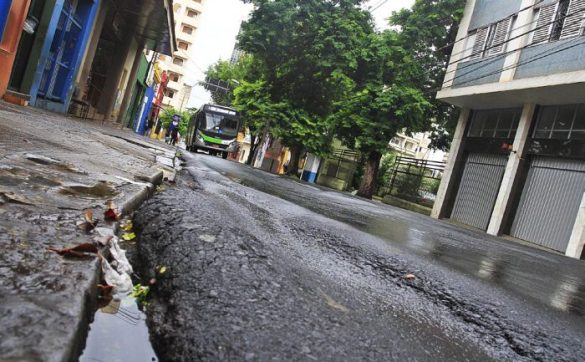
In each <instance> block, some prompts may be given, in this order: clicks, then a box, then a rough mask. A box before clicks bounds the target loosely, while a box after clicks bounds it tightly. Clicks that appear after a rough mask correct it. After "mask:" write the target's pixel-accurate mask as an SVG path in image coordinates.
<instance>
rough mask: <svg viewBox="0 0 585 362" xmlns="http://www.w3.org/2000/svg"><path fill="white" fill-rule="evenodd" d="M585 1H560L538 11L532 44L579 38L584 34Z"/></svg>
mask: <svg viewBox="0 0 585 362" xmlns="http://www.w3.org/2000/svg"><path fill="white" fill-rule="evenodd" d="M584 15H585V0H560V1H558V2H555V3H554V4H550V5H547V6H543V7H541V8H540V9H538V19H537V21H536V28H535V29H534V34H533V35H532V43H533V44H537V43H543V42H547V41H555V40H559V39H566V38H571V37H575V36H579V35H581V34H582V33H583V27H584V21H583V17H584Z"/></svg>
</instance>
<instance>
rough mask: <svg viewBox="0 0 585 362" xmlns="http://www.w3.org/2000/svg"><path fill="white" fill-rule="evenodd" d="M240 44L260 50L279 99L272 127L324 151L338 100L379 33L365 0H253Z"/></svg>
mask: <svg viewBox="0 0 585 362" xmlns="http://www.w3.org/2000/svg"><path fill="white" fill-rule="evenodd" d="M251 2H252V3H254V5H255V6H256V7H255V10H254V12H253V13H252V15H251V17H250V19H249V20H248V21H247V22H246V23H245V24H244V25H243V26H242V32H241V34H240V37H239V45H240V47H241V48H242V49H243V50H244V51H246V52H247V53H248V54H252V55H253V56H254V59H255V62H256V67H257V68H256V69H258V70H259V72H260V73H261V74H262V78H261V79H258V80H261V81H262V82H263V84H264V85H263V87H264V88H265V92H266V94H268V95H269V101H270V102H271V103H272V104H273V106H272V107H271V109H272V111H273V118H271V119H270V121H271V124H270V129H271V132H272V133H273V134H275V135H276V136H278V137H281V138H282V139H283V141H284V143H285V144H287V145H289V146H299V145H302V146H304V147H305V148H307V149H308V150H309V151H311V152H313V153H322V152H323V151H325V150H326V149H327V146H328V145H329V144H330V141H331V138H332V135H333V128H332V126H331V124H330V123H329V115H330V114H331V112H332V109H333V105H334V103H335V102H336V101H339V100H340V99H341V98H342V97H344V96H345V93H346V90H347V89H348V88H350V87H351V80H350V79H349V78H348V77H347V75H346V74H347V73H349V72H353V71H355V70H356V69H357V67H358V58H359V56H360V54H361V48H362V46H361V44H362V42H363V39H364V38H365V37H366V35H367V34H371V33H373V26H372V21H371V18H370V14H369V13H368V12H366V11H364V10H362V9H361V8H360V6H359V5H360V4H361V2H362V1H358V0H353V1H351V0H344V1H336V2H331V1H326V0H302V1H295V0H274V1H265V0H253V1H251Z"/></svg>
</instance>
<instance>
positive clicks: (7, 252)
mask: <svg viewBox="0 0 585 362" xmlns="http://www.w3.org/2000/svg"><path fill="white" fill-rule="evenodd" d="M174 155H175V150H174V148H171V147H169V146H167V145H166V144H164V143H162V142H158V141H154V140H150V139H147V138H146V137H141V136H139V135H136V134H134V133H132V132H131V131H127V130H120V129H116V128H114V127H113V126H109V125H106V126H101V125H100V124H99V123H93V122H91V121H80V120H76V119H71V118H66V117H63V116H61V115H57V114H52V113H48V112H45V111H41V110H38V109H34V108H22V107H17V106H13V105H10V104H7V103H3V102H0V246H1V248H2V253H1V254H0V274H1V275H2V278H1V279H0V325H2V328H0V360H2V361H4V360H15V361H16V360H18V361H37V360H38V361H41V360H42V361H63V360H70V359H74V358H76V357H77V355H78V354H79V353H80V352H81V351H80V350H79V348H81V347H82V346H83V343H84V339H85V335H86V332H87V324H88V322H89V319H90V318H91V314H92V313H93V310H92V308H93V307H92V306H93V305H94V304H95V296H96V284H97V278H98V275H99V273H98V269H99V263H98V261H97V258H96V259H93V258H92V259H89V260H79V259H67V258H63V257H61V256H59V255H57V254H55V253H51V252H48V251H47V248H49V247H53V248H64V247H69V246H73V245H76V244H80V243H85V242H89V241H91V239H92V238H93V236H91V235H87V234H86V233H85V232H84V231H82V230H81V229H80V228H79V227H78V226H77V224H78V223H79V222H80V221H83V210H84V209H86V208H92V209H93V210H94V215H96V219H98V218H99V219H101V218H102V215H103V212H104V211H105V209H106V207H105V203H106V201H107V200H113V201H114V202H115V204H116V205H118V207H119V209H120V211H122V212H123V213H124V214H127V213H129V212H131V211H132V210H133V209H134V208H136V206H138V205H139V204H140V203H141V202H142V201H144V199H146V198H147V197H148V196H149V195H150V194H151V193H152V192H153V191H154V188H155V186H156V185H157V184H160V183H161V182H162V179H163V170H166V171H168V172H172V169H171V168H170V167H169V165H171V166H172V160H173V157H174ZM165 165H166V166H165ZM101 223H102V224H100V225H98V226H105V225H103V221H101ZM110 227H112V226H110Z"/></svg>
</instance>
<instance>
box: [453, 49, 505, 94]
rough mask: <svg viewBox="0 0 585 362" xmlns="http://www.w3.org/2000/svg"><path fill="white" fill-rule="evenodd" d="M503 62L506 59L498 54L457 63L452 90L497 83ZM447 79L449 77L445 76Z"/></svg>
mask: <svg viewBox="0 0 585 362" xmlns="http://www.w3.org/2000/svg"><path fill="white" fill-rule="evenodd" d="M505 60H506V57H505V56H504V55H502V54H500V55H496V56H493V57H489V58H484V59H479V60H472V61H469V62H465V63H459V64H458V66H457V71H456V72H455V78H454V79H453V88H458V87H459V88H460V87H469V86H472V85H480V84H487V83H494V82H499V81H500V76H501V75H502V73H501V70H502V68H504V61H505ZM448 77H449V75H447V78H446V80H448Z"/></svg>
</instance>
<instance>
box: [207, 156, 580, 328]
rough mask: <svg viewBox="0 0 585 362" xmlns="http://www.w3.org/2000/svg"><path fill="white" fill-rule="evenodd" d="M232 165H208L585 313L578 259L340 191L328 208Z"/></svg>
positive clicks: (536, 297) (419, 251)
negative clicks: (399, 213)
mask: <svg viewBox="0 0 585 362" xmlns="http://www.w3.org/2000/svg"><path fill="white" fill-rule="evenodd" d="M228 166H229V167H230V168H229V169H228V168H227V167H228ZM232 166H234V165H233V164H231V163H217V164H212V165H209V164H208V167H210V168H211V169H213V170H216V171H218V172H220V173H221V174H222V175H224V176H225V177H227V178H228V179H230V180H232V181H234V182H237V183H239V184H242V185H244V186H247V187H250V188H254V189H256V190H258V191H261V192H265V193H268V194H271V195H273V196H276V197H280V198H282V199H285V200H288V201H291V202H294V203H296V204H297V205H299V206H301V207H305V208H307V209H309V210H312V211H314V212H317V213H319V214H322V215H324V216H326V217H329V218H332V219H335V220H337V221H340V222H343V223H346V224H348V225H351V226H353V227H355V228H357V229H358V230H361V231H364V232H366V233H368V234H371V235H375V236H378V237H381V238H382V239H384V240H386V241H387V242H388V243H389V245H400V246H401V247H405V248H407V249H408V250H410V251H413V252H415V253H416V254H418V255H423V256H425V257H429V258H431V259H433V260H436V261H437V262H439V263H441V264H444V265H446V266H448V267H449V268H451V269H455V270H458V271H460V272H463V273H465V274H467V275H470V276H472V277H476V278H480V279H483V280H485V281H486V282H490V283H493V284H498V285H500V286H502V287H503V288H505V289H508V290H510V291H513V292H514V293H519V294H520V295H523V296H528V297H530V298H532V299H534V300H537V301H539V302H541V303H544V304H546V305H549V306H551V307H553V308H554V309H556V310H558V311H561V312H566V313H570V314H573V315H577V316H582V317H584V316H585V268H584V265H583V264H578V263H579V262H578V261H574V260H562V259H560V258H559V257H558V256H556V255H554V254H548V253H547V252H541V251H539V250H537V249H534V250H533V249H526V248H524V247H522V246H516V245H514V244H513V243H510V244H508V243H506V242H502V241H500V240H495V239H492V238H491V237H489V236H486V235H484V234H481V233H477V232H476V231H474V230H467V229H465V228H461V227H459V226H450V225H448V224H443V223H438V222H436V223H435V222H428V220H429V219H427V218H421V219H418V217H413V218H410V217H395V216H393V215H392V214H388V213H384V212H381V211H380V209H378V208H377V207H376V206H370V205H369V204H368V205H365V206H367V207H372V208H371V209H366V208H362V209H358V208H357V207H356V205H357V204H356V203H357V202H359V203H360V205H363V204H362V203H361V201H360V200H356V199H354V198H349V197H347V196H345V195H342V194H339V197H336V198H335V202H336V203H338V204H340V207H338V208H334V209H328V205H327V202H323V203H319V202H314V198H312V197H306V196H305V195H304V194H302V193H300V192H298V191H296V190H295V189H291V190H288V189H286V188H284V187H282V186H281V185H280V186H276V185H273V184H270V183H269V182H268V181H267V180H266V179H265V178H263V177H264V176H269V175H270V176H273V175H271V174H268V173H251V172H249V170H248V169H244V168H238V169H236V168H234V167H232ZM329 195H333V196H336V195H337V194H335V193H330V194H329ZM303 196H305V197H303ZM309 196H313V194H309ZM330 197H331V196H330ZM328 200H331V199H330V198H329V199H328ZM416 220H420V221H421V224H417V223H415V221H416ZM488 240H489V241H488ZM502 245H505V247H502Z"/></svg>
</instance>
